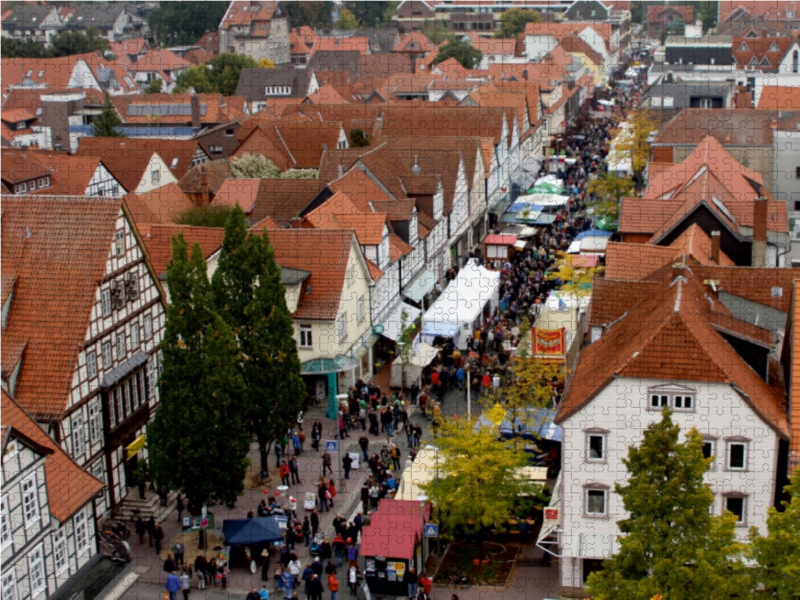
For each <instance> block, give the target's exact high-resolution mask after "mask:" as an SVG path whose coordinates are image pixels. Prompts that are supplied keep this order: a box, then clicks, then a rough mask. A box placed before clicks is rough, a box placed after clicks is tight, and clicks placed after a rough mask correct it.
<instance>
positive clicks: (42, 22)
mask: <svg viewBox="0 0 800 600" xmlns="http://www.w3.org/2000/svg"><path fill="white" fill-rule="evenodd" d="M63 28H64V23H63V22H62V20H61V17H60V16H59V14H58V10H57V9H56V7H55V6H52V5H46V4H33V3H28V2H26V3H23V4H21V5H19V6H15V7H14V8H12V9H10V10H8V11H6V12H5V14H4V15H3V21H2V33H3V37H7V38H16V39H30V40H33V41H35V42H39V43H41V44H44V45H45V46H49V45H50V40H51V39H52V38H53V36H54V35H56V34H58V33H60V31H61V30H62V29H63Z"/></svg>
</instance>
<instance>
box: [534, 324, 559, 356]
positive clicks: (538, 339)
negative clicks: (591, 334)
mask: <svg viewBox="0 0 800 600" xmlns="http://www.w3.org/2000/svg"><path fill="white" fill-rule="evenodd" d="M531 339H532V340H533V354H534V355H537V356H538V355H542V354H544V355H550V356H555V355H563V354H564V353H565V352H566V346H567V344H566V330H565V328H563V327H562V328H561V329H539V328H537V327H532V328H531Z"/></svg>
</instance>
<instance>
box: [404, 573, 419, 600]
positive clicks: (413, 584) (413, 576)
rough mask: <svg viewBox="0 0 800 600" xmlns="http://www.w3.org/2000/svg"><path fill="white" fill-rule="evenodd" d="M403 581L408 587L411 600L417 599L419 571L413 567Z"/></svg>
mask: <svg viewBox="0 0 800 600" xmlns="http://www.w3.org/2000/svg"><path fill="white" fill-rule="evenodd" d="M403 579H404V580H405V583H406V585H407V586H408V598H409V600H414V599H415V598H416V597H417V570H416V569H415V568H414V567H411V568H410V569H409V570H408V571H406V574H405V577H404V578H403Z"/></svg>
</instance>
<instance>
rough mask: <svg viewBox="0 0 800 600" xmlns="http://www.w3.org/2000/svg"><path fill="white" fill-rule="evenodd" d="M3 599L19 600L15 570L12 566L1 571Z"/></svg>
mask: <svg viewBox="0 0 800 600" xmlns="http://www.w3.org/2000/svg"><path fill="white" fill-rule="evenodd" d="M3 600H19V591H18V590H17V572H16V569H15V568H14V567H13V566H12V567H11V568H10V569H9V570H8V571H6V572H5V573H3Z"/></svg>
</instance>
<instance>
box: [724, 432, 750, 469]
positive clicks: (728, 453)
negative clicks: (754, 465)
mask: <svg viewBox="0 0 800 600" xmlns="http://www.w3.org/2000/svg"><path fill="white" fill-rule="evenodd" d="M734 446H742V447H743V448H744V455H743V457H742V459H743V460H742V462H743V463H744V464H743V465H742V466H741V467H734V466H733V465H732V464H731V459H732V458H733V447H734ZM748 453H749V448H748V444H747V442H746V441H744V440H730V441H728V442H727V444H726V445H725V466H726V470H728V471H747V459H748V458H749V457H748Z"/></svg>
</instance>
